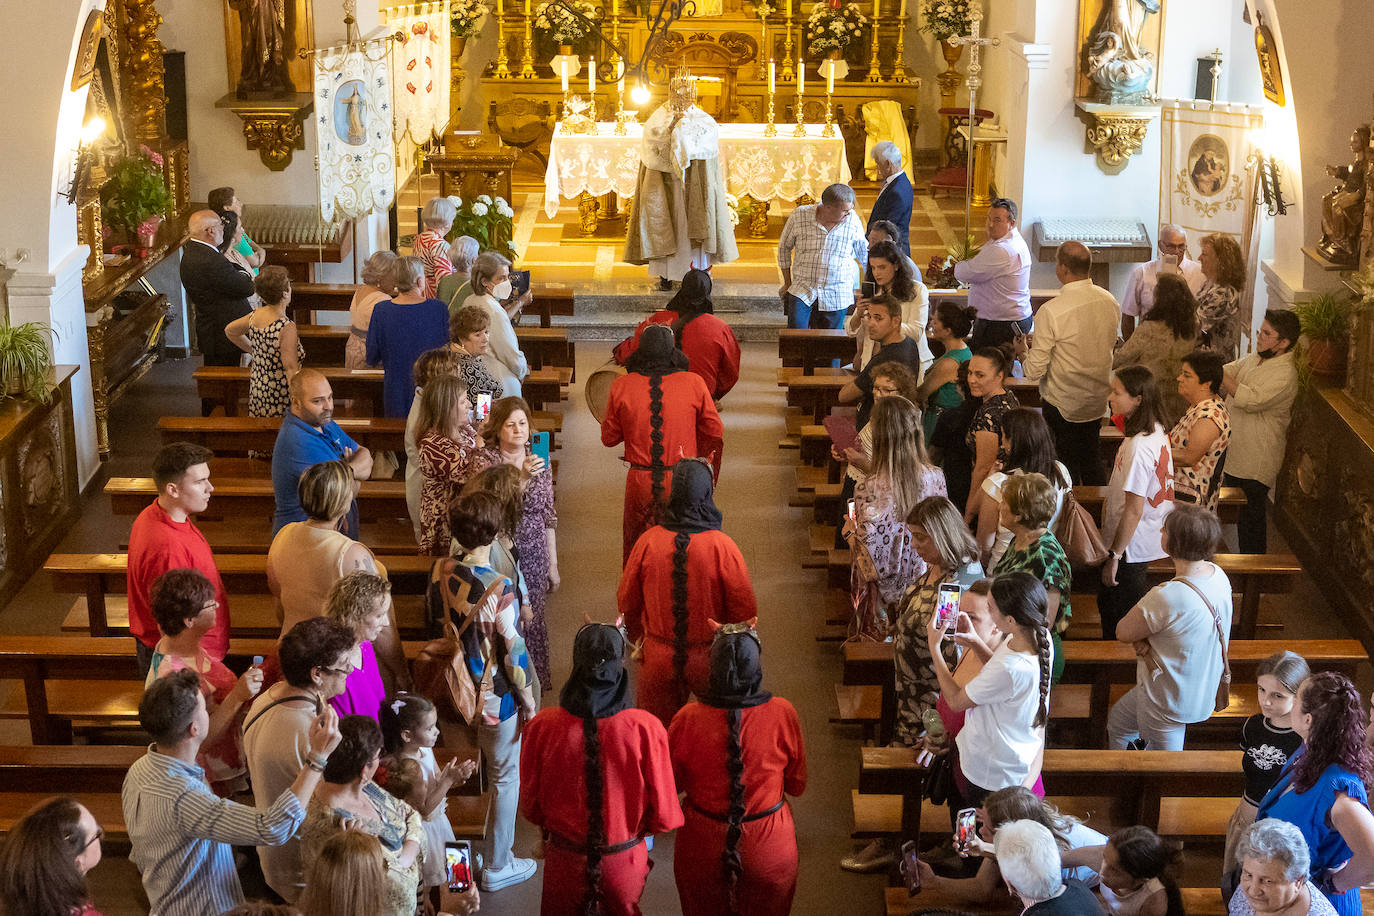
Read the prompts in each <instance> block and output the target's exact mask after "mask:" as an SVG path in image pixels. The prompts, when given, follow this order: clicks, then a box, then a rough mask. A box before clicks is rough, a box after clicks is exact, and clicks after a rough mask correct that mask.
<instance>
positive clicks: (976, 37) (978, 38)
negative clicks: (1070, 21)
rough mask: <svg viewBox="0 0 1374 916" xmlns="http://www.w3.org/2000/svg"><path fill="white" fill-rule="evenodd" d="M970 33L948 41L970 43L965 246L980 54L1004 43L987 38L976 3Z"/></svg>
mask: <svg viewBox="0 0 1374 916" xmlns="http://www.w3.org/2000/svg"><path fill="white" fill-rule="evenodd" d="M968 18H969V25H970V29H969V32H970V34H968V35H953V36H951V37H949V38H946V39H945V40H946V41H948V42H949V43H950V44H952V45H968V52H969V53H968V79H967V80H965V81H964V85H966V86H968V149H967V153H968V157H967V161H966V162H965V163H964V238H963V242H964V245H967V244H968V239H969V222H970V216H971V211H972V208H973V136H974V130H975V125H976V124H977V123H978V121H977V118H976V107H977V106H976V104H975V103H976V102H977V98H978V87H980V86H982V85H983V78H982V76H981V74H982V72H983V65H982V64H981V63H979V62H978V57H979V53H980V52H981V51H982V49H983V46H984V45H992V46H993V47H994V48H995V47H997V46H998V45H1000V44H1001V43H1002V39H1000V38H983V37H982V28H983V11H982V10H981V9H979V8H978V7H977V6H972V7H971V8H970V9H969V11H968Z"/></svg>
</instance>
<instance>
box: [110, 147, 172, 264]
mask: <svg viewBox="0 0 1374 916" xmlns="http://www.w3.org/2000/svg"><path fill="white" fill-rule="evenodd" d="M109 175H110V177H109V179H108V180H106V182H105V184H103V185H102V186H101V188H100V213H101V218H102V219H103V220H104V221H105V224H106V225H107V226H111V227H113V228H115V229H119V230H122V231H123V232H124V233H125V236H126V238H128V239H129V240H130V241H131V242H132V241H133V240H134V239H135V238H137V239H138V242H139V246H140V248H143V249H146V248H150V247H152V246H151V242H152V239H153V237H155V236H156V235H157V227H158V225H159V224H160V223H161V222H162V217H163V214H165V213H166V212H167V207H168V206H169V205H170V204H171V202H172V197H171V195H170V194H168V193H167V185H166V184H164V183H163V180H162V157H161V156H159V155H158V154H157V153H156V152H154V151H153V150H151V149H149V148H148V147H146V146H140V147H139V148H138V152H137V153H135V154H133V155H131V156H125V157H123V158H122V159H120V160H119V161H118V162H116V163H115V164H114V165H113V166H111V168H110V170H109Z"/></svg>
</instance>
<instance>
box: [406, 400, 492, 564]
mask: <svg viewBox="0 0 1374 916" xmlns="http://www.w3.org/2000/svg"><path fill="white" fill-rule="evenodd" d="M467 394H468V392H467V386H465V385H464V384H463V382H462V380H461V379H457V378H454V377H453V376H451V375H444V376H440V377H438V378H433V379H430V381H429V384H428V385H426V386H425V389H424V392H423V394H422V395H421V401H420V417H419V421H418V422H417V424H416V430H417V432H416V435H417V437H418V438H417V444H418V448H419V463H420V480H421V484H420V554H421V555H427V556H433V557H446V556H448V555H449V550H450V541H451V535H450V530H449V521H448V507H449V504H450V503H451V502H452V501H453V497H455V496H457V495H458V491H459V490H461V489H462V488H463V484H465V483H466V482H467V481H468V479H469V478H470V477H472V475H474V474H476V473H477V472H478V471H480V470H482V468H484V467H486V466H487V465H488V464H489V463H490V462H489V460H488V459H487V458H486V457H485V455H484V454H483V453H482V440H481V438H480V437H479V436H478V435H477V430H475V429H473V426H472V412H471V408H470V407H469V406H468V399H467Z"/></svg>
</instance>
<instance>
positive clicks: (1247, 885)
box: [1223, 817, 1337, 916]
mask: <svg viewBox="0 0 1374 916" xmlns="http://www.w3.org/2000/svg"><path fill="white" fill-rule="evenodd" d="M1223 865H1224V867H1225V868H1226V869H1227V870H1228V871H1229V870H1230V868H1231V867H1232V866H1233V865H1234V866H1239V868H1240V878H1239V887H1238V888H1237V889H1238V890H1239V891H1240V893H1239V894H1235V895H1234V896H1233V897H1232V898H1231V900H1230V911H1231V914H1232V916H1251V914H1254V913H1301V914H1306V916H1335V914H1336V912H1337V910H1336V908H1335V907H1334V906H1333V905H1332V904H1331V901H1330V899H1328V898H1327V897H1326V896H1325V894H1324V893H1323V892H1322V890H1321V889H1320V888H1319V887H1318V886H1317V885H1316V884H1314V883H1313V882H1312V880H1311V879H1310V878H1309V877H1308V873H1309V872H1310V870H1311V868H1312V859H1311V855H1310V854H1309V852H1308V849H1307V839H1306V837H1304V836H1303V833H1302V831H1301V830H1299V829H1298V828H1297V827H1295V826H1294V825H1293V824H1290V823H1288V822H1287V821H1281V820H1279V819H1278V818H1273V817H1266V818H1264V819H1263V820H1260V821H1256V822H1255V823H1254V824H1251V825H1250V828H1249V829H1248V830H1246V831H1245V832H1244V833H1242V834H1241V836H1240V845H1239V847H1238V848H1237V849H1236V861H1235V862H1225V863H1223Z"/></svg>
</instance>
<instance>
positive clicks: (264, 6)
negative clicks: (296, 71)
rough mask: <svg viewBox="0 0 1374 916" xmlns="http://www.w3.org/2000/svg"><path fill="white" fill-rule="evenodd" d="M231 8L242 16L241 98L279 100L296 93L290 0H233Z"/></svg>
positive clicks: (230, 2) (240, 23) (240, 18)
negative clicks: (288, 32) (288, 17)
mask: <svg viewBox="0 0 1374 916" xmlns="http://www.w3.org/2000/svg"><path fill="white" fill-rule="evenodd" d="M229 6H230V7H232V8H233V9H234V10H235V11H237V12H238V14H239V36H240V39H241V41H242V44H243V49H242V54H243V66H242V68H241V69H240V72H239V84H238V89H237V91H236V94H237V95H238V97H239V98H241V99H275V98H281V97H282V96H286V95H291V94H292V93H294V92H295V91H296V87H295V86H293V85H292V83H291V77H290V75H289V74H288V73H287V70H286V67H287V59H288V57H289V56H290V51H289V50H288V48H287V39H286V0H229Z"/></svg>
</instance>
